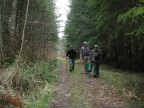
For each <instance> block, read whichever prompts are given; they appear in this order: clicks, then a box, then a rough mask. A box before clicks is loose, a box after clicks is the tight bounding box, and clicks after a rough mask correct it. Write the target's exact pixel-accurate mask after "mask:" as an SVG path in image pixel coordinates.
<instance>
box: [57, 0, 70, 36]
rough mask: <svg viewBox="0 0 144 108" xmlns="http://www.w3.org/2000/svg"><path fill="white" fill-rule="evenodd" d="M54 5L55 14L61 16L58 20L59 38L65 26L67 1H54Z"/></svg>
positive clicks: (67, 9)
mask: <svg viewBox="0 0 144 108" xmlns="http://www.w3.org/2000/svg"><path fill="white" fill-rule="evenodd" d="M55 1H56V2H55V4H56V8H57V10H56V12H57V14H58V15H60V14H61V17H60V18H59V19H58V20H61V22H60V23H59V24H60V28H59V32H60V33H59V37H60V38H61V37H62V36H63V33H62V31H63V30H64V26H65V22H66V20H67V12H68V11H69V10H70V9H69V7H68V6H69V5H70V4H69V0H55Z"/></svg>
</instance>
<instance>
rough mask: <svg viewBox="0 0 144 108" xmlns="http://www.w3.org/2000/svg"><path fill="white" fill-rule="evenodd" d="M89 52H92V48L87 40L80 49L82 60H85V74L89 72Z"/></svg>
mask: <svg viewBox="0 0 144 108" xmlns="http://www.w3.org/2000/svg"><path fill="white" fill-rule="evenodd" d="M89 53H90V48H89V46H88V43H87V42H86V41H85V42H84V43H83V46H82V47H81V49H80V60H81V61H82V60H83V63H84V67H85V74H87V71H86V64H87V63H88V59H89Z"/></svg>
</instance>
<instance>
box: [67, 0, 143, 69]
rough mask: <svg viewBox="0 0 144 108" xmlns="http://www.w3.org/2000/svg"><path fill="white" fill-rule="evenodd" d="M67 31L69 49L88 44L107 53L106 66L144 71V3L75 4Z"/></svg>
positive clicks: (98, 0)
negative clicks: (97, 46) (71, 46)
mask: <svg viewBox="0 0 144 108" xmlns="http://www.w3.org/2000/svg"><path fill="white" fill-rule="evenodd" d="M70 2H71V5H70V8H71V11H70V12H69V15H68V20H67V23H66V27H65V37H66V40H67V46H69V45H71V44H72V45H75V47H76V49H77V50H79V49H80V47H81V46H82V44H83V42H84V41H88V43H89V46H90V47H91V48H93V45H94V44H98V45H99V47H100V48H101V49H102V51H103V62H104V63H107V64H111V65H113V66H116V67H118V68H123V69H130V70H141V71H143V70H144V0H71V1H70Z"/></svg>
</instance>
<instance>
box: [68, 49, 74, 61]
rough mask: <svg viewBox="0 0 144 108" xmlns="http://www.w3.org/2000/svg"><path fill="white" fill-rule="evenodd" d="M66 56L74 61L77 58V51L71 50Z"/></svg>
mask: <svg viewBox="0 0 144 108" xmlns="http://www.w3.org/2000/svg"><path fill="white" fill-rule="evenodd" d="M66 56H67V57H68V56H69V58H70V59H74V58H75V57H76V51H75V50H73V49H70V50H68V52H67V54H66Z"/></svg>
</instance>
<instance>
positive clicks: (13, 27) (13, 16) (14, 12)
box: [9, 0, 17, 59]
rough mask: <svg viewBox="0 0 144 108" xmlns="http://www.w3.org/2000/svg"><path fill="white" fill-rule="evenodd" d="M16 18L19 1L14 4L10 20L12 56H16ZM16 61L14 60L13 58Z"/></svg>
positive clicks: (14, 1)
mask: <svg viewBox="0 0 144 108" xmlns="http://www.w3.org/2000/svg"><path fill="white" fill-rule="evenodd" d="M16 17H17V0H13V2H12V12H11V19H10V21H11V22H10V48H9V50H10V56H11V57H14V56H15V31H16ZM12 59H14V58H12Z"/></svg>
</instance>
